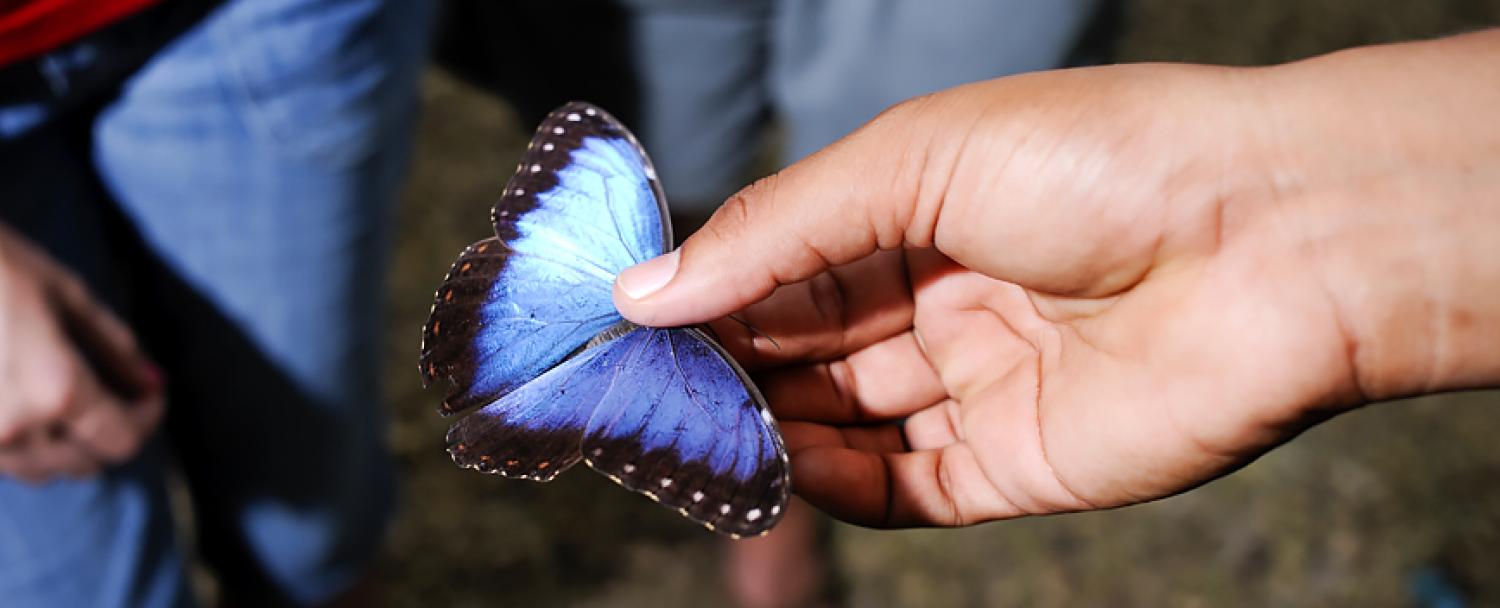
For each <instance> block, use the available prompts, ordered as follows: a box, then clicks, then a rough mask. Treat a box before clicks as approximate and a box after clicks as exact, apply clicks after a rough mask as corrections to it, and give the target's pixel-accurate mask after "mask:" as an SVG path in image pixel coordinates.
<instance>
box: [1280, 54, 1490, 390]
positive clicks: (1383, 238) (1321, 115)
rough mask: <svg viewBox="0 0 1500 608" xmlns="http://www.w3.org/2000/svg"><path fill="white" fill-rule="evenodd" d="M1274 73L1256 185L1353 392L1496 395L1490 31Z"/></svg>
mask: <svg viewBox="0 0 1500 608" xmlns="http://www.w3.org/2000/svg"><path fill="white" fill-rule="evenodd" d="M1276 70H1281V72H1280V73H1277V74H1273V75H1272V76H1271V77H1272V78H1284V79H1286V82H1287V83H1288V84H1289V86H1288V87H1286V88H1285V89H1283V90H1286V91H1291V92H1292V93H1291V94H1290V95H1288V96H1287V99H1285V100H1282V101H1281V102H1280V104H1279V106H1278V107H1279V108H1281V110H1282V111H1281V112H1280V113H1278V114H1277V116H1278V119H1277V121H1276V124H1274V125H1273V126H1272V127H1271V128H1272V129H1274V132H1275V133H1276V134H1277V135H1276V137H1275V138H1274V139H1275V141H1276V144H1277V152H1276V154H1274V155H1272V156H1273V158H1275V159H1276V160H1275V161H1274V162H1275V168H1274V169H1273V172H1272V175H1273V176H1274V179H1276V181H1277V182H1278V184H1277V185H1278V187H1280V188H1282V189H1284V190H1285V192H1286V197H1287V198H1288V199H1290V200H1292V201H1294V202H1293V206H1296V207H1298V208H1299V209H1300V210H1301V211H1300V213H1301V216H1302V218H1303V219H1304V221H1303V223H1302V227H1301V230H1302V235H1303V237H1304V241H1303V243H1304V247H1303V249H1304V253H1307V254H1309V258H1308V259H1309V260H1310V261H1312V264H1310V269H1311V270H1312V271H1313V272H1316V273H1317V274H1318V279H1319V283H1320V284H1321V285H1323V286H1324V288H1325V289H1326V290H1327V292H1328V295H1329V298H1330V299H1331V301H1332V303H1333V308H1334V310H1335V311H1336V314H1337V316H1338V322H1339V323H1340V326H1341V330H1342V331H1343V334H1344V336H1345V337H1346V342H1347V344H1346V348H1347V352H1348V356H1349V358H1350V362H1351V370H1352V372H1353V378H1352V381H1353V382H1355V383H1356V385H1357V386H1356V388H1357V389H1358V390H1359V391H1360V393H1361V394H1362V395H1363V396H1364V397H1366V398H1368V399H1371V400H1378V399H1388V398H1394V397H1399V396H1405V395H1413V394H1420V393H1427V392H1434V391H1443V390H1458V389H1465V388H1476V387H1487V386H1500V118H1497V116H1496V114H1495V109H1496V108H1500V30H1497V31H1490V32H1482V33H1479V34H1471V35H1467V36H1461V37H1456V38H1450V39H1446V40H1439V41H1433V42H1423V43H1415V44H1407V45H1395V46H1386V47H1374V48H1368V49H1360V50H1355V51H1349V52H1345V53H1339V54H1335V55H1331V56H1327V57H1323V58H1319V59H1315V60H1312V61H1309V62H1304V63H1300V64H1293V65H1290V66H1285V67H1282V68H1273V70H1272V71H1273V72H1274V71H1276Z"/></svg>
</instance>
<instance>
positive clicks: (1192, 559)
mask: <svg viewBox="0 0 1500 608" xmlns="http://www.w3.org/2000/svg"><path fill="white" fill-rule="evenodd" d="M451 6H455V5H450V7H451ZM470 8H472V7H470ZM1497 23H1500V0H1485V1H1475V0H1470V1H1460V0H1424V1H1422V2H1402V1H1397V0H1259V1H1257V2H1236V3H1230V2H1215V1H1209V0H1196V1H1175V2H1174V1H1168V0H1134V1H1131V2H1126V3H1124V4H1122V5H1120V7H1119V10H1118V11H1116V13H1115V14H1114V15H1113V16H1112V17H1111V22H1110V23H1109V24H1107V25H1108V28H1107V31H1108V32H1109V35H1108V36H1105V37H1104V38H1102V39H1101V40H1103V41H1104V42H1105V44H1103V45H1102V46H1099V47H1097V48H1094V49H1091V52H1092V53H1094V55H1093V58H1095V59H1107V60H1111V61H1120V62H1130V61H1193V62H1207V63H1217V64H1233V65H1257V64H1267V63H1275V62H1282V61H1287V60H1294V59H1298V58H1301V57H1307V56H1310V55H1315V54H1320V53H1324V52H1328V51H1332V50H1336V49H1340V48H1345V47H1349V46H1354V45H1361V44H1369V43H1378V42H1388V41H1398V40H1409V39H1415V38H1423V37H1432V36H1438V35H1442V34H1448V33H1454V32H1459V31H1464V30H1468V29H1476V28H1480V27H1484V26H1490V25H1494V24H1497ZM548 33H549V34H550V33H556V31H555V30H554V31H550V32H548ZM443 35H445V36H448V37H449V38H448V39H440V40H439V42H438V48H439V49H440V54H443V53H446V59H447V65H448V66H449V67H447V68H443V67H431V68H429V69H428V70H427V73H426V74H425V76H424V78H423V82H422V88H423V93H422V97H423V103H424V110H423V118H422V121H421V124H420V133H419V136H418V143H417V148H416V151H415V154H414V155H413V158H414V166H413V167H412V171H411V174H410V178H409V180H408V182H407V184H406V186H405V190H404V193H403V200H402V204H401V207H400V221H399V224H398V225H399V226H400V229H399V232H398V239H399V242H398V249H397V254H396V256H395V260H394V267H393V275H392V280H391V283H390V293H389V305H390V306H389V308H390V317H389V323H388V336H387V338H388V344H389V351H388V360H387V362H386V363H387V365H388V370H389V374H388V381H387V384H386V389H387V394H388V397H389V399H388V403H389V404H390V409H391V412H392V416H393V420H394V424H393V428H392V430H391V441H392V445H393V446H394V449H395V452H396V454H397V457H398V459H399V466H400V467H401V473H402V477H403V479H404V485H403V502H402V510H401V515H400V518H399V521H398V524H397V526H396V528H395V530H394V534H393V538H392V541H391V542H390V543H389V545H388V549H387V551H386V553H385V555H384V557H383V560H382V564H381V568H382V574H381V579H382V580H383V584H384V585H385V591H386V592H387V593H388V594H389V596H390V600H391V603H392V604H393V605H396V606H435V605H445V606H480V605H485V606H488V605H496V604H515V605H532V604H542V605H581V606H630V605H653V606H698V605H720V604H723V603H725V602H726V601H728V596H727V595H726V592H725V591H724V580H723V575H722V574H721V571H720V566H719V560H720V559H721V557H722V555H723V552H724V551H725V545H724V544H723V543H722V542H720V541H719V539H718V538H717V537H715V536H712V535H709V534H706V533H704V532H703V531H702V529H701V528H699V527H697V526H695V525H692V524H690V523H689V522H686V521H684V520H682V519H680V518H678V517H675V516H673V515H671V514H670V513H666V512H664V511H662V510H661V509H660V508H659V507H657V506H655V505H653V504H651V503H650V502H649V501H647V500H645V499H643V498H640V497H638V496H633V495H631V494H628V493H625V492H622V491H620V490H619V489H618V488H616V487H615V486H614V485H613V484H611V483H610V482H609V481H607V480H605V479H604V478H602V477H600V476H598V475H592V474H589V473H588V472H585V471H583V470H579V471H576V472H572V473H570V474H568V475H565V476H563V477H562V478H561V479H559V480H558V481H556V482H553V483H551V484H548V485H536V484H531V483H525V482H507V481H502V480H500V479H498V478H494V477H488V476H482V475H479V474H476V473H474V472H472V471H466V470H460V469H458V468H456V467H454V466H453V465H452V463H451V462H450V461H449V459H448V457H447V455H446V454H445V452H444V451H443V443H442V437H443V434H444V431H445V429H446V426H447V424H448V423H449V422H450V421H449V420H445V419H442V418H440V417H439V416H438V415H437V414H436V413H435V411H434V408H435V406H436V404H437V403H438V401H440V399H441V395H440V392H441V391H440V389H437V388H434V389H433V390H430V391H424V390H422V389H421V387H420V384H419V379H418V374H417V373H416V365H415V362H416V358H417V350H418V349H417V347H418V342H419V338H420V327H421V325H422V323H423V321H424V320H425V318H426V315H427V312H428V306H429V304H430V302H431V294H432V290H433V289H434V287H435V286H436V285H437V284H438V282H439V281H440V280H441V278H442V277H443V274H444V273H445V272H446V271H447V269H448V266H449V264H451V263H452V261H453V258H454V257H455V255H456V253H457V252H458V251H460V249H461V248H462V247H463V246H464V245H467V244H468V243H470V242H473V241H475V240H478V239H480V238H482V237H484V236H486V235H487V234H488V233H489V231H490V227H489V224H488V222H487V218H488V213H489V207H490V205H491V203H492V202H493V200H494V199H495V198H496V195H497V193H498V192H499V191H500V189H501V187H502V185H503V184H504V182H505V180H506V179H507V178H508V177H509V176H510V173H511V171H512V168H513V167H514V166H515V163H516V162H517V159H518V158H519V156H520V154H521V152H522V151H523V150H524V149H525V145H526V141H527V139H528V138H529V137H530V134H531V131H532V129H533V128H534V126H535V123H534V120H535V119H536V115H537V113H538V112H543V111H545V110H546V109H547V108H546V107H541V106H542V105H545V104H539V105H538V107H519V106H515V105H510V104H508V103H507V102H505V101H503V97H502V96H500V95H497V93H504V92H505V91H503V90H497V86H496V84H497V83H495V82H494V81H486V79H485V74H486V73H485V70H487V69H494V67H495V66H493V65H489V66H486V65H476V64H475V63H474V62H465V61H463V60H462V58H463V57H464V53H475V52H481V51H482V52H484V53H488V54H491V55H493V54H495V53H499V52H501V51H503V50H504V49H497V48H493V47H494V45H495V44H497V42H496V41H494V40H490V41H475V40H464V39H463V37H464V36H466V35H471V34H465V33H464V32H463V31H461V29H459V30H455V29H446V30H444V32H443ZM563 40H564V41H565V40H567V39H566V38H564V39H563ZM486 45H488V46H486ZM476 49H479V50H476ZM455 54H456V55H457V60H455ZM542 56H543V55H533V56H532V58H533V59H536V58H540V57H542ZM469 58H470V59H474V56H473V55H470V56H469ZM491 58H492V59H493V58H494V57H491ZM502 59H505V58H503V57H502ZM508 59H510V60H512V64H513V65H523V64H524V66H525V67H524V69H531V70H537V71H546V70H569V69H587V68H586V66H584V67H571V68H570V67H569V66H570V65H573V66H576V65H577V64H576V63H573V62H567V61H554V62H548V61H545V60H540V59H538V60H537V61H529V60H527V58H526V57H523V56H513V57H509V58H508ZM480 63H482V62H480ZM516 69H523V68H516ZM565 75H566V74H559V75H557V78H558V79H563V78H564V77H565ZM590 82H593V83H595V85H596V86H597V87H598V88H600V89H601V92H600V94H601V95H604V96H606V97H608V96H611V95H612V93H611V91H610V90H609V89H608V86H609V85H608V84H607V82H606V81H597V80H594V81H590ZM500 88H503V87H500ZM619 92H620V91H614V93H613V94H615V95H617V94H618V93H619ZM595 101H598V102H599V103H601V104H602V105H605V106H606V107H610V105H609V104H610V100H609V99H595ZM620 103H629V102H628V101H625V102H620ZM1492 118H1493V117H1481V118H1477V119H1486V120H1487V119H1492ZM775 139H776V138H774V137H772V138H770V140H769V141H775ZM652 153H653V154H654V155H655V154H659V153H658V152H657V151H656V150H653V151H652ZM755 156H756V159H757V160H756V161H755V163H754V165H753V170H752V171H751V174H749V175H746V176H745V179H749V178H750V177H753V176H754V174H757V173H764V172H766V171H769V170H773V169H774V168H775V167H777V166H779V164H781V162H782V161H783V160H784V159H781V158H778V152H776V151H775V149H774V148H773V147H767V148H766V149H765V150H760V151H757V152H756V154H755ZM667 187H668V189H669V191H670V190H671V189H672V187H673V184H672V183H671V181H670V178H669V180H668V183H667ZM1497 408H1500V395H1497V394H1495V393H1467V394H1454V395H1443V396H1437V397H1431V398H1425V399H1417V400H1411V401H1404V402H1398V403H1389V404H1382V405H1379V406H1376V407H1371V408H1366V409H1363V410H1360V411H1356V412H1353V413H1351V414H1348V415H1346V416H1343V417H1340V418H1338V419H1336V420H1333V421H1331V422H1330V423H1328V424H1324V425H1321V426H1318V427H1316V428H1314V429H1312V430H1311V431H1309V432H1307V433H1306V435H1305V436H1304V437H1302V438H1300V439H1299V440H1297V441H1295V442H1293V443H1292V444H1291V445H1288V446H1285V447H1283V448H1280V449H1278V450H1276V451H1274V452H1272V453H1270V454H1268V455H1267V456H1265V457H1263V458H1261V459H1260V460H1259V461H1257V462H1256V463H1254V464H1252V465H1251V466H1249V467H1247V468H1245V469H1244V470H1241V471H1239V472H1237V473H1235V474H1233V475H1230V476H1228V477H1226V478H1224V479H1221V480H1219V481H1216V482H1213V483H1211V484H1209V485H1207V486H1206V487H1204V488H1202V489H1199V490H1197V491H1194V492H1191V493H1189V494H1187V495H1183V496H1178V497H1175V498H1171V499H1167V500H1162V501H1158V502H1155V503H1152V504H1147V505H1141V506H1136V507H1130V508H1125V509H1118V510H1114V511H1109V512H1103V513H1091V514H1081V515H1066V516H1056V517H1046V518H1037V519H1028V520H1022V521H1011V522H1000V523H993V524H989V525H984V526H980V527H976V528H970V529H964V530H917V531H902V532H877V531H870V530H865V529H860V528H855V527H850V526H843V525H838V524H831V525H830V529H829V530H828V533H827V536H826V539H825V540H826V547H827V551H828V555H829V567H830V570H831V576H832V577H833V590H832V595H831V596H830V597H832V598H833V601H834V603H847V604H849V605H855V606H917V605H920V606H996V605H1043V606H1045V605H1064V604H1066V605H1110V606H1134V605H1142V606H1155V605H1186V606H1191V605H1229V606H1234V605H1267V604H1271V605H1409V604H1412V603H1414V598H1420V597H1425V598H1428V599H1429V600H1430V599H1431V598H1433V597H1438V596H1439V595H1441V593H1440V590H1441V589H1443V588H1449V589H1456V590H1459V591H1461V592H1463V593H1464V594H1466V595H1467V596H1468V597H1469V599H1470V600H1471V601H1472V603H1473V605H1497V604H1500V576H1497V575H1500V554H1497V552H1496V550H1495V548H1496V547H1500V449H1497V448H1496V440H1495V438H1496V437H1500V415H1497V412H1500V409H1497ZM1433 583H1435V586H1434V585H1432V584H1433ZM1434 588H1435V589H1439V591H1438V592H1435V591H1432V590H1431V589H1434ZM1414 592H1415V593H1416V595H1413V593H1414ZM1434 593H1436V594H1437V595H1434Z"/></svg>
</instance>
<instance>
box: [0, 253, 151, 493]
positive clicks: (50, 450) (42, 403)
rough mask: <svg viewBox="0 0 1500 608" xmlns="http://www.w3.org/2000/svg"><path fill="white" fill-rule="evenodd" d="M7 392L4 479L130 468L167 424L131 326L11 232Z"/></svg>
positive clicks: (1, 342)
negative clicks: (159, 426)
mask: <svg viewBox="0 0 1500 608" xmlns="http://www.w3.org/2000/svg"><path fill="white" fill-rule="evenodd" d="M94 366H97V367H98V370H99V371H98V372H96V371H95V370H96V368H95V367H94ZM0 386H3V387H5V388H4V389H3V391H0V475H5V476H12V477H16V478H19V479H22V480H25V481H29V482H33V483H38V482H45V481H48V480H51V479H54V478H57V477H62V476H67V477H83V476H88V475H92V474H95V473H97V472H98V471H99V470H100V468H101V467H102V466H103V465H105V464H119V463H122V462H124V461H125V460H127V459H129V458H130V457H131V456H134V455H135V453H136V451H137V450H139V449H140V447H141V445H142V444H143V443H144V442H145V440H146V438H147V437H148V436H150V435H151V432H152V431H153V430H154V429H155V428H156V425H157V423H158V422H160V421H161V415H162V407H163V392H162V380H161V372H160V371H158V370H157V368H156V366H155V364H153V363H152V362H151V361H150V360H149V359H148V358H147V357H146V355H145V354H144V353H142V352H141V350H140V348H139V347H138V345H137V343H136V339H135V336H134V334H133V333H132V332H131V331H130V328H129V327H126V325H125V324H124V323H122V322H121V321H120V319H118V318H117V317H115V315H114V314H113V313H111V312H110V311H109V309H107V308H105V307H104V306H103V305H102V304H100V303H99V302H98V301H96V300H95V299H94V296H93V295H92V294H90V293H89V290H88V288H87V287H86V286H84V284H83V281H82V280H80V279H79V278H77V277H76V276H74V275H73V273H72V272H70V271H69V270H67V269H66V268H64V267H63V266H62V265H60V264H58V263H56V262H55V261H53V260H52V259H51V257H50V256H48V255H47V253H46V252H44V251H42V250H41V249H39V248H37V247H36V246H35V245H33V244H32V243H30V242H29V241H28V240H27V239H26V238H25V237H22V236H21V235H19V234H16V233H15V232H13V231H11V230H10V229H8V228H6V227H5V226H3V225H0Z"/></svg>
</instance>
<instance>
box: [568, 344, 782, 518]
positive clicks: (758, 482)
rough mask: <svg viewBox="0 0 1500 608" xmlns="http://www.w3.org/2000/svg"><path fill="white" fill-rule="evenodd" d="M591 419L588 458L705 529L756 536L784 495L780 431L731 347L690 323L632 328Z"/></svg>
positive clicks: (775, 513)
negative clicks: (724, 346)
mask: <svg viewBox="0 0 1500 608" xmlns="http://www.w3.org/2000/svg"><path fill="white" fill-rule="evenodd" d="M615 342H617V343H619V345H618V346H617V348H623V349H624V350H626V351H627V352H626V354H625V355H624V356H623V357H622V358H621V359H620V360H619V362H618V363H617V364H618V365H619V367H620V371H619V372H618V373H617V374H616V375H615V377H614V384H613V387H612V388H611V389H610V391H609V392H608V393H607V394H606V395H605V396H604V398H603V400H602V401H601V402H600V403H599V405H598V407H597V408H596V409H595V411H594V415H593V417H592V418H590V419H589V422H588V427H587V430H586V431H585V434H584V438H583V444H582V446H583V455H584V459H585V461H587V462H588V464H589V466H591V467H593V468H594V469H596V470H598V471H599V472H601V473H604V474H605V475H608V476H609V477H610V478H611V479H614V480H616V481H618V482H619V483H620V484H621V485H623V486H625V487H626V488H629V489H631V490H634V491H636V492H640V493H642V494H645V495H647V496H648V497H650V498H652V499H653V500H656V501H658V502H660V503H662V504H663V505H665V506H667V507H669V508H672V509H675V510H677V511H678V512H679V513H681V514H683V515H684V516H687V517H688V518H690V519H693V520H694V521H697V522H699V523H702V524H704V525H706V526H708V527H709V528H710V529H713V530H716V531H719V532H722V533H725V534H729V535H731V536H751V535H755V534H760V533H762V532H764V531H766V530H768V529H770V527H771V526H772V525H774V524H775V523H776V521H777V520H779V519H780V517H781V513H782V511H783V510H784V509H785V508H786V502H787V500H788V498H789V496H790V490H791V488H790V476H789V475H790V471H789V467H788V464H787V459H786V449H785V446H783V445H782V440H781V434H780V433H779V431H778V430H777V429H776V425H775V422H774V421H773V420H772V418H771V416H770V414H769V412H768V411H767V409H766V406H765V400H764V398H762V397H761V396H760V394H759V392H758V391H756V389H755V388H754V385H753V384H751V383H750V381H749V379H748V377H747V376H745V374H744V372H743V371H742V370H740V369H739V367H738V366H737V365H735V364H734V363H733V360H732V359H730V358H729V356H728V354H727V353H725V352H724V351H723V349H722V348H721V347H719V345H718V344H717V343H716V342H714V341H713V340H712V339H711V338H709V337H708V336H707V335H705V334H704V333H703V332H702V331H700V330H697V329H693V328H679V329H653V328H638V329H636V330H635V331H633V332H631V333H629V334H626V335H625V336H623V337H621V338H618V339H617V340H615Z"/></svg>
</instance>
